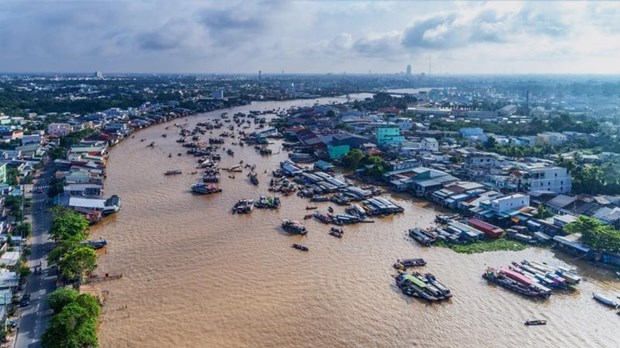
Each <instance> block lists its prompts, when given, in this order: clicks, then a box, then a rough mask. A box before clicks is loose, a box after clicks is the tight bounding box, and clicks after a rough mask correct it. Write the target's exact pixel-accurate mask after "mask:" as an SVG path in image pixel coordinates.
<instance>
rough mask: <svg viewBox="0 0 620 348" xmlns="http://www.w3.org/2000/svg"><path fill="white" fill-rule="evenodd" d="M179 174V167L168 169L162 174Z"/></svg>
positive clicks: (180, 172)
mask: <svg viewBox="0 0 620 348" xmlns="http://www.w3.org/2000/svg"><path fill="white" fill-rule="evenodd" d="M179 174H183V172H182V171H181V170H180V169H170V170H167V171H166V172H165V173H164V175H179Z"/></svg>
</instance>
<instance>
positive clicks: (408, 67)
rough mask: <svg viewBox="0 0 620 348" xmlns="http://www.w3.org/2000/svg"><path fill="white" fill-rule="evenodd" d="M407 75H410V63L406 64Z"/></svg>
mask: <svg viewBox="0 0 620 348" xmlns="http://www.w3.org/2000/svg"><path fill="white" fill-rule="evenodd" d="M407 76H411V64H408V65H407Z"/></svg>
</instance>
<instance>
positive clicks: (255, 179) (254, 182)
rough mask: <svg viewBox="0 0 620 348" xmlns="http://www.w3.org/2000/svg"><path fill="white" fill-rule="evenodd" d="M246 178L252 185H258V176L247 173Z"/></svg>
mask: <svg viewBox="0 0 620 348" xmlns="http://www.w3.org/2000/svg"><path fill="white" fill-rule="evenodd" d="M248 176H249V177H250V182H251V183H252V185H258V175H257V174H256V173H249V174H248Z"/></svg>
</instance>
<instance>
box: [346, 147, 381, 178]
mask: <svg viewBox="0 0 620 348" xmlns="http://www.w3.org/2000/svg"><path fill="white" fill-rule="evenodd" d="M341 164H342V166H343V167H344V168H346V169H349V170H353V169H360V168H365V169H366V175H368V176H370V177H373V178H376V179H378V178H381V177H382V176H383V174H385V173H386V172H387V171H388V170H389V168H390V165H389V164H388V163H387V162H386V161H385V160H383V158H381V157H379V156H366V155H364V153H363V152H362V151H361V150H358V149H354V150H351V151H349V153H347V154H346V155H345V156H344V157H342V160H341Z"/></svg>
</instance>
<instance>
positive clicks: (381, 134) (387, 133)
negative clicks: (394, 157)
mask: <svg viewBox="0 0 620 348" xmlns="http://www.w3.org/2000/svg"><path fill="white" fill-rule="evenodd" d="M404 141H405V137H403V136H402V135H400V127H398V126H397V125H391V124H385V125H380V126H377V145H379V146H391V145H400V144H402V143H403V142H404Z"/></svg>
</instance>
